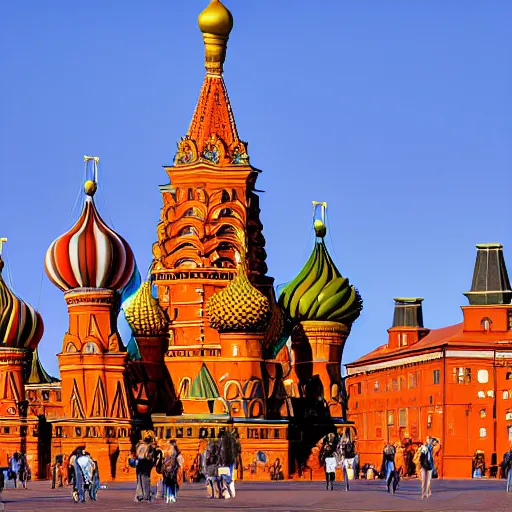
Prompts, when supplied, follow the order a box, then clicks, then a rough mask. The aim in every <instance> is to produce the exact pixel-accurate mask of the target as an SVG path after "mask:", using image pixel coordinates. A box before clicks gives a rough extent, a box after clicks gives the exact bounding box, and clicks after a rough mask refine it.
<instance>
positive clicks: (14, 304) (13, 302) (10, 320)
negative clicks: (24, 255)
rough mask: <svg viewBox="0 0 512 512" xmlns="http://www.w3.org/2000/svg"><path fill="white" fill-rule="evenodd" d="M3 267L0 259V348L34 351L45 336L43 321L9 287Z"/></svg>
mask: <svg viewBox="0 0 512 512" xmlns="http://www.w3.org/2000/svg"><path fill="white" fill-rule="evenodd" d="M3 266H4V262H3V261H2V258H0V347H10V348H25V349H34V348H36V347H37V344H38V343H39V342H40V341H41V338H42V336H43V329H44V327H43V319H42V318H41V315H40V314H39V313H38V312H37V311H35V309H34V308H33V307H32V306H31V305H30V304H28V303H26V302H24V301H23V300H21V299H20V298H19V297H17V296H16V295H15V294H14V293H13V292H12V290H11V289H10V288H9V287H8V286H7V284H6V283H5V281H4V280H3V278H2V268H3Z"/></svg>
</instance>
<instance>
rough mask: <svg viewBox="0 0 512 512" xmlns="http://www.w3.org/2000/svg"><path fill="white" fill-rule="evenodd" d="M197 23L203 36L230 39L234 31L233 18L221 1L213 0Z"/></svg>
mask: <svg viewBox="0 0 512 512" xmlns="http://www.w3.org/2000/svg"><path fill="white" fill-rule="evenodd" d="M197 21H198V24H199V29H200V30H201V32H202V33H203V34H214V35H216V36H223V37H228V36H229V34H230V32H231V30H232V29H233V16H232V15H231V13H230V12H229V10H228V9H227V8H226V7H225V6H224V5H223V4H222V2H220V1H219V0H212V1H211V2H210V5H208V7H207V8H206V9H205V10H204V11H203V12H202V13H201V14H200V15H199V18H198V20H197Z"/></svg>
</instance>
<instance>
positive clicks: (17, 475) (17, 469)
mask: <svg viewBox="0 0 512 512" xmlns="http://www.w3.org/2000/svg"><path fill="white" fill-rule="evenodd" d="M29 477H30V468H29V465H28V462H27V456H26V455H25V454H24V453H20V452H15V453H13V455H12V457H9V462H8V469H7V479H8V480H13V482H14V488H15V489H17V488H18V483H19V484H20V485H21V487H22V488H23V489H26V488H27V481H28V479H29ZM1 478H2V479H3V480H4V482H3V485H1V487H2V489H3V487H4V485H5V476H4V474H3V473H2V476H1Z"/></svg>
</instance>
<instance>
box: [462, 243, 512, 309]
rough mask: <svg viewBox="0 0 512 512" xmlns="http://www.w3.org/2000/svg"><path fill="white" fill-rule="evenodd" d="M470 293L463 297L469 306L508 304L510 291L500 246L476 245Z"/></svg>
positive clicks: (510, 295)
mask: <svg viewBox="0 0 512 512" xmlns="http://www.w3.org/2000/svg"><path fill="white" fill-rule="evenodd" d="M476 248H477V253H476V262H475V270H474V272H473V283H472V285H471V291H469V292H467V293H465V294H464V295H465V296H466V297H467V298H468V301H469V304H470V305H471V306H485V305H498V304H510V302H511V300H512V290H511V289H510V281H509V279H508V273H507V267H506V266H505V259H504V258H503V246H502V245H501V244H496V243H493V244H477V246H476Z"/></svg>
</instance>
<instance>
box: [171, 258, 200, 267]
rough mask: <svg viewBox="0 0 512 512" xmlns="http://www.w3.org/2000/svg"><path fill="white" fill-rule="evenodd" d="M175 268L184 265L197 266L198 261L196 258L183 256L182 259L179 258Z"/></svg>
mask: <svg viewBox="0 0 512 512" xmlns="http://www.w3.org/2000/svg"><path fill="white" fill-rule="evenodd" d="M174 267H175V268H178V267H182V268H197V263H196V262H195V261H194V260H191V259H189V258H183V259H181V260H178V261H177V262H176V265H174Z"/></svg>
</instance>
